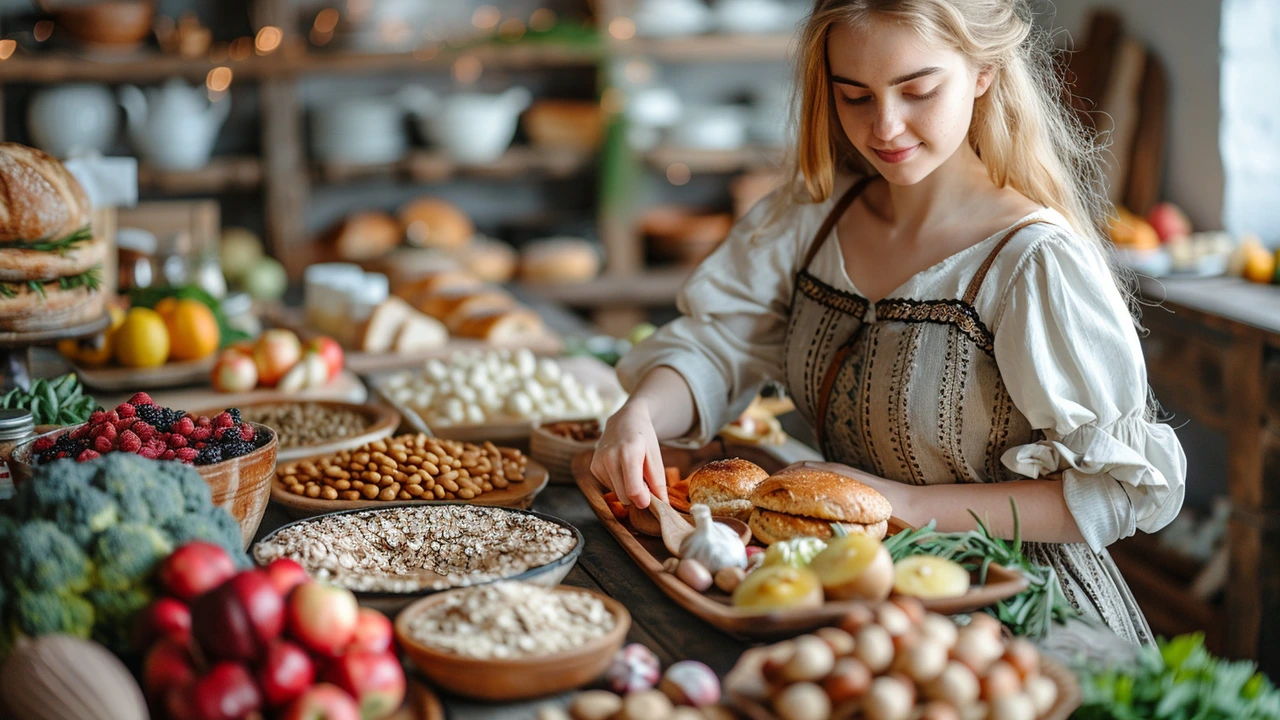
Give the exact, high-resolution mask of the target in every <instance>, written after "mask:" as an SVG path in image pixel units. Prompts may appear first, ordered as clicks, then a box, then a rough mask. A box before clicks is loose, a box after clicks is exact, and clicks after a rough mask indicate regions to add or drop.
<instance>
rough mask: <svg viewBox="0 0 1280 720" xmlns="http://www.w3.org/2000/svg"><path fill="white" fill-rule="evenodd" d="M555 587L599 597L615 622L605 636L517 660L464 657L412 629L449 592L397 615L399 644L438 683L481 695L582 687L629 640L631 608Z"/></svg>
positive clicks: (506, 698) (501, 698) (518, 696)
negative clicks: (430, 642)
mask: <svg viewBox="0 0 1280 720" xmlns="http://www.w3.org/2000/svg"><path fill="white" fill-rule="evenodd" d="M555 591H556V592H563V593H584V594H587V595H594V596H595V597H597V598H599V599H600V600H601V601H602V602H603V603H604V604H605V607H607V608H608V609H609V612H611V613H613V617H614V618H615V620H616V623H615V624H614V626H613V629H612V630H610V631H609V633H608V634H606V635H604V636H603V637H599V638H595V639H594V640H592V641H590V642H588V643H587V644H585V645H583V646H581V647H578V648H574V649H572V650H566V651H564V652H559V653H554V654H552V655H536V656H530V657H524V658H516V659H486V660H480V659H476V658H468V657H462V656H459V655H454V654H453V653H450V652H445V651H443V650H437V649H435V648H431V647H428V646H426V645H424V644H422V643H421V642H419V641H417V640H416V639H414V637H413V636H412V635H411V634H410V633H409V624H410V623H411V622H412V621H413V619H414V618H416V617H417V616H418V615H421V614H422V613H424V612H427V611H428V610H430V609H432V608H434V607H435V606H437V605H439V604H440V603H442V602H444V601H445V600H447V599H448V598H449V597H450V595H449V593H453V592H458V591H457V590H450V591H448V592H444V593H439V594H437V595H432V596H431V597H427V598H423V599H422V600H419V601H417V602H415V603H414V604H412V605H410V606H409V607H407V608H405V609H404V611H403V612H401V613H400V617H398V618H396V625H395V627H396V638H397V639H398V640H399V641H400V647H402V648H404V652H405V654H406V655H408V656H409V658H410V659H412V660H413V662H414V663H415V664H416V665H417V666H418V668H419V669H420V670H421V671H422V673H423V674H424V675H426V676H427V678H428V679H429V680H431V682H432V683H433V684H434V685H436V686H437V687H442V688H447V689H448V690H449V692H452V693H456V694H458V695H463V696H465V697H469V698H474V699H477V700H486V701H491V702H511V701H515V700H528V699H531V698H536V697H543V696H545V695H554V694H556V693H561V692H566V691H568V690H573V689H575V688H579V687H582V686H583V685H586V684H587V683H589V682H591V681H592V680H595V679H596V678H598V677H600V675H602V674H603V673H604V671H605V670H606V669H608V667H609V663H610V662H612V661H613V656H614V655H615V654H616V653H617V652H618V650H619V649H620V648H621V647H622V643H623V642H624V641H625V640H626V637H627V631H628V630H629V629H630V628H631V613H629V612H627V609H626V608H625V607H623V605H622V603H620V602H618V601H617V600H614V599H613V598H611V597H607V596H605V595H601V594H600V593H596V592H592V591H590V590H585V589H583V588H576V587H564V586H561V587H557V588H556V589H555Z"/></svg>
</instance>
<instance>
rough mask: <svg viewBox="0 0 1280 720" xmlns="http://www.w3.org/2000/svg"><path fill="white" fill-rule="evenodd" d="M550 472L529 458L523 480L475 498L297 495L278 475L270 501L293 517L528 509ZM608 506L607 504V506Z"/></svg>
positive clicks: (272, 486) (545, 483)
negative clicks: (417, 509) (398, 509)
mask: <svg viewBox="0 0 1280 720" xmlns="http://www.w3.org/2000/svg"><path fill="white" fill-rule="evenodd" d="M550 479H551V473H549V472H547V469H546V468H545V467H543V466H542V465H540V464H538V463H537V462H535V461H533V460H530V461H529V465H528V466H527V467H526V468H525V474H524V482H519V483H511V484H510V485H508V486H507V487H505V488H503V489H501V490H491V491H489V492H487V493H481V494H480V496H479V497H477V498H475V499H474V500H321V499H319V498H309V497H306V496H305V495H294V494H293V493H291V492H289V490H288V488H286V487H285V486H284V483H282V482H280V477H279V475H277V476H276V477H274V478H272V480H271V501H272V502H274V503H278V504H279V505H280V506H281V507H283V508H284V509H285V512H286V513H288V514H289V517H292V518H307V517H313V516H315V515H323V514H325V513H331V512H338V511H339V510H358V509H362V508H379V507H394V506H396V505H449V504H453V505H456V504H458V503H467V504H470V505H487V506H491V507H504V508H515V509H517V510H528V509H529V508H530V507H532V506H533V501H534V499H535V498H537V497H538V493H540V492H542V490H543V488H545V487H546V486H547V481H548V480H550ZM607 509H608V508H606V510H607Z"/></svg>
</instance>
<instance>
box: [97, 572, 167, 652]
mask: <svg viewBox="0 0 1280 720" xmlns="http://www.w3.org/2000/svg"><path fill="white" fill-rule="evenodd" d="M85 599H87V600H88V601H89V602H90V603H92V604H93V609H94V613H95V615H96V617H97V622H95V623H94V625H93V639H94V640H96V641H98V642H100V643H102V644H103V645H106V646H107V647H108V648H109V649H111V650H114V651H116V652H125V651H127V650H128V649H129V645H130V643H129V640H130V637H129V636H130V634H131V633H132V631H133V623H134V616H135V615H137V614H138V612H139V611H140V610H142V609H143V608H145V607H146V606H147V605H148V604H149V603H150V602H151V593H150V592H148V591H146V590H142V589H139V588H129V589H128V590H103V589H99V588H94V589H92V590H90V591H89V592H87V593H85Z"/></svg>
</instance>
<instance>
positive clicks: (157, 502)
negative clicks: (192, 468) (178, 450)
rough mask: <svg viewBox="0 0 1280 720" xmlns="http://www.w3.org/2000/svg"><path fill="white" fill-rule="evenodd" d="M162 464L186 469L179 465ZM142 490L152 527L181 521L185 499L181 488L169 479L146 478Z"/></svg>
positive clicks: (184, 510)
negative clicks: (148, 505) (149, 512)
mask: <svg viewBox="0 0 1280 720" xmlns="http://www.w3.org/2000/svg"><path fill="white" fill-rule="evenodd" d="M163 464H164V465H179V466H180V467H184V468H185V467H186V466H185V465H182V464H181V463H163ZM142 489H143V494H144V495H145V496H146V498H147V502H148V503H149V504H150V510H151V524H152V525H163V524H165V523H167V522H170V521H172V520H178V519H181V518H182V516H183V515H185V514H186V512H187V510H186V506H185V505H186V499H185V498H183V497H182V488H180V487H178V484H177V483H176V482H173V481H172V480H171V479H170V478H168V477H164V476H148V477H146V478H145V480H144V482H143V484H142Z"/></svg>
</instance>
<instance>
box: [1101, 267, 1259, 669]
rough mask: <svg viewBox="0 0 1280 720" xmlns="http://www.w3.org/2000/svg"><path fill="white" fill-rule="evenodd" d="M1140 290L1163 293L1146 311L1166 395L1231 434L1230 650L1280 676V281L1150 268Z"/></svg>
mask: <svg viewBox="0 0 1280 720" xmlns="http://www.w3.org/2000/svg"><path fill="white" fill-rule="evenodd" d="M1141 290H1142V295H1143V298H1144V299H1145V300H1146V301H1148V302H1162V303H1163V307H1147V308H1144V312H1143V321H1144V324H1145V325H1146V326H1147V328H1148V329H1149V330H1150V333H1149V335H1148V336H1147V337H1146V338H1145V339H1144V340H1143V346H1144V350H1145V352H1146V358H1147V366H1148V371H1149V374H1150V382H1151V385H1152V387H1153V388H1154V390H1155V392H1156V396H1157V398H1159V399H1160V400H1161V401H1163V402H1165V403H1168V404H1169V405H1170V406H1171V407H1175V408H1177V410H1178V411H1179V413H1180V414H1183V413H1185V414H1187V415H1190V416H1191V417H1194V418H1195V419H1196V420H1197V421H1199V422H1200V423H1203V424H1204V425H1205V426H1207V427H1209V428H1210V429H1214V430H1218V431H1220V432H1222V433H1223V434H1224V435H1225V436H1226V437H1227V451H1228V460H1227V466H1226V468H1225V470H1226V486H1227V494H1228V496H1229V497H1230V500H1231V504H1232V513H1231V518H1230V521H1229V524H1228V531H1227V548H1228V556H1229V579H1228V581H1227V584H1226V604H1225V607H1223V608H1220V609H1217V610H1216V612H1213V613H1212V614H1211V615H1210V616H1209V617H1211V618H1212V619H1213V620H1214V621H1215V622H1218V623H1220V624H1221V627H1222V629H1223V638H1222V646H1223V651H1224V652H1225V653H1226V654H1227V655H1230V656H1233V657H1243V658H1254V659H1256V660H1257V661H1258V662H1259V664H1260V666H1261V667H1262V669H1263V670H1264V671H1266V672H1267V673H1269V674H1270V675H1271V676H1272V677H1280V289H1278V288H1276V287H1274V286H1268V285H1254V284H1249V283H1246V282H1244V281H1242V280H1238V279H1234V278H1212V279H1179V280H1170V279H1166V280H1163V281H1156V280H1152V279H1149V278H1144V279H1143V280H1142V282H1141ZM1206 480H1207V479H1206V478H1196V477H1191V478H1188V482H1189V483H1196V482H1205V481H1206ZM1126 573H1127V571H1126ZM1132 580H1133V579H1132V578H1131V582H1132ZM1162 604H1163V603H1162Z"/></svg>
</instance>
